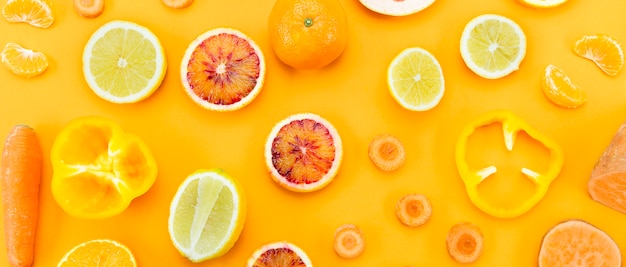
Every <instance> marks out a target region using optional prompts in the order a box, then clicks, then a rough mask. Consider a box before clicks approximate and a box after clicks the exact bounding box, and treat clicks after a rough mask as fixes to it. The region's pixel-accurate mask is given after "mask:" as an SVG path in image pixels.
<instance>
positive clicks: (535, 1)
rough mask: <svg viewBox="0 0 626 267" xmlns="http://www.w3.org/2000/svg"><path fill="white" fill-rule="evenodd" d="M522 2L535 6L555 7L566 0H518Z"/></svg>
mask: <svg viewBox="0 0 626 267" xmlns="http://www.w3.org/2000/svg"><path fill="white" fill-rule="evenodd" d="M519 1H520V2H521V3H522V4H525V5H527V6H530V7H536V8H548V7H556V6H560V5H562V4H564V3H565V2H567V0H519Z"/></svg>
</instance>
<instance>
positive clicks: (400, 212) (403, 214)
mask: <svg viewBox="0 0 626 267" xmlns="http://www.w3.org/2000/svg"><path fill="white" fill-rule="evenodd" d="M432 213H433V207H432V205H431V204H430V200H429V199H428V198H427V197H426V196H424V195H422V194H408V195H405V196H403V197H402V198H400V200H398V203H396V217H398V220H399V221H400V222H401V223H402V224H404V225H406V226H409V227H417V226H420V225H423V224H425V223H426V222H427V221H428V219H430V216H431V214H432Z"/></svg>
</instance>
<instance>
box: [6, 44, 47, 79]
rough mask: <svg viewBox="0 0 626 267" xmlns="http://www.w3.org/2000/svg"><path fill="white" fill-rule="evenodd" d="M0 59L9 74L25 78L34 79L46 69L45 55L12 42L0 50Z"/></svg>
mask: <svg viewBox="0 0 626 267" xmlns="http://www.w3.org/2000/svg"><path fill="white" fill-rule="evenodd" d="M1 59H2V63H3V64H4V66H6V67H7V68H8V69H9V70H10V71H11V72H13V73H15V74H17V75H19V76H22V77H26V78H31V77H35V76H37V75H39V74H41V73H43V72H44V71H46V69H47V68H48V57H47V56H46V54H44V53H43V52H39V51H33V50H30V49H26V48H24V47H22V46H20V45H19V44H16V43H12V42H10V43H7V44H6V46H5V47H4V49H3V50H2V54H1Z"/></svg>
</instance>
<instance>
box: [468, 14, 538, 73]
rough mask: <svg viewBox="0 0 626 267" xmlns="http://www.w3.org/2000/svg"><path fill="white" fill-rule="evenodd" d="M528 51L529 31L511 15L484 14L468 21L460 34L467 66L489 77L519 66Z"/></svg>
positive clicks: (509, 71) (511, 70)
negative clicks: (527, 36)
mask: <svg viewBox="0 0 626 267" xmlns="http://www.w3.org/2000/svg"><path fill="white" fill-rule="evenodd" d="M525 55H526V35H525V34H524V32H523V31H522V28H520V26H519V25H518V24H517V23H515V22H514V21H512V20H511V19H509V18H506V17H504V16H500V15H494V14H485V15H481V16H478V17H476V18H474V19H472V20H471V21H470V22H468V23H467V25H466V26H465V29H464V30H463V34H462V36H461V56H462V57H463V60H464V61H465V64H466V65H467V67H468V68H469V69H470V70H472V71H473V72H474V73H476V74H478V75H479V76H481V77H484V78H487V79H498V78H502V77H504V76H506V75H509V74H510V73H511V72H513V71H516V70H518V69H519V65H520V63H521V62H522V60H523V59H524V56H525Z"/></svg>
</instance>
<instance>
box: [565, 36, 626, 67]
mask: <svg viewBox="0 0 626 267" xmlns="http://www.w3.org/2000/svg"><path fill="white" fill-rule="evenodd" d="M574 53H575V54H576V55H578V56H580V57H583V58H586V59H589V60H591V61H592V62H593V63H595V64H596V66H598V67H599V68H600V70H602V71H603V72H604V73H606V74H607V75H610V76H616V75H617V74H619V72H620V71H621V70H622V68H623V67H624V52H623V51H622V46H621V45H620V44H619V42H617V40H616V39H615V38H613V37H611V36H609V35H606V34H593V35H585V36H583V37H581V38H580V39H578V40H577V41H576V43H575V44H574Z"/></svg>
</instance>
